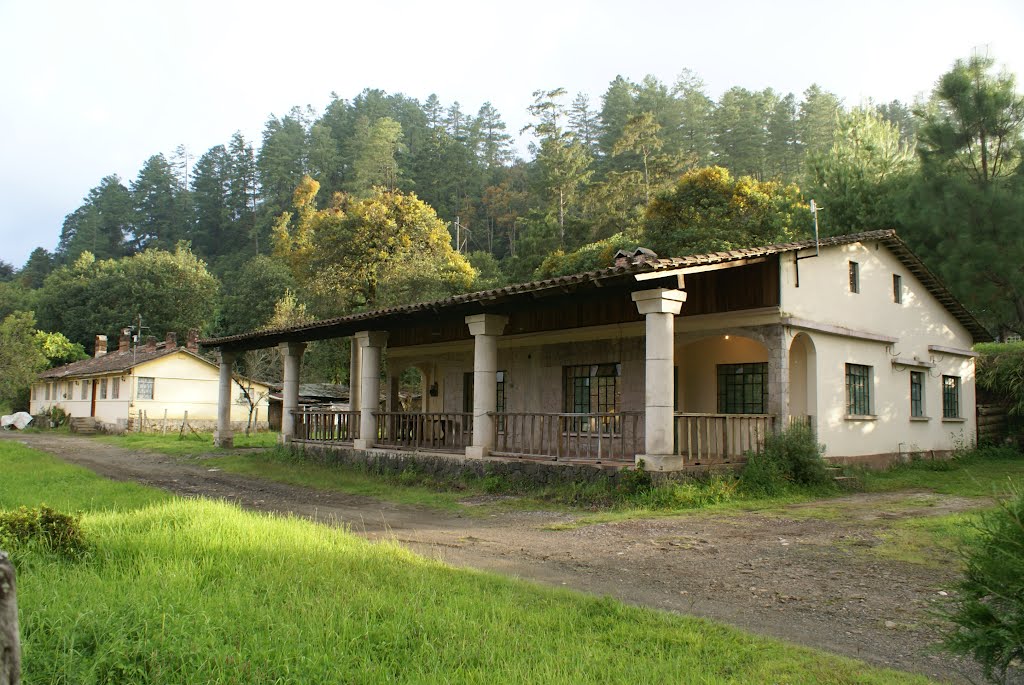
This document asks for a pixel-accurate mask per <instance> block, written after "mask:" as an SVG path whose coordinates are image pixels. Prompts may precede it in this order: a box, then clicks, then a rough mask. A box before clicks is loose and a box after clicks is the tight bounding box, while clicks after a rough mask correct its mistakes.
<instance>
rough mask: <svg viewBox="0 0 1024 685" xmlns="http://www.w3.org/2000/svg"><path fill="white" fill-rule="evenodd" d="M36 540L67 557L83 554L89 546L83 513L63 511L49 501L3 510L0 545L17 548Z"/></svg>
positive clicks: (0, 516) (0, 522)
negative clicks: (38, 504)
mask: <svg viewBox="0 0 1024 685" xmlns="http://www.w3.org/2000/svg"><path fill="white" fill-rule="evenodd" d="M32 544H40V545H42V546H43V547H45V548H46V549H48V550H50V551H53V552H56V553H58V554H61V555H63V556H66V557H72V558H77V557H80V556H81V555H82V554H83V553H84V552H85V550H86V543H85V536H84V535H83V534H82V527H81V523H80V517H79V516H72V515H69V514H63V513H61V512H59V511H57V510H55V509H51V508H50V507H48V506H46V505H45V504H44V505H42V506H40V507H34V508H31V509H29V508H28V507H20V508H18V509H15V510H13V511H0V545H3V546H10V547H11V548H17V547H19V546H23V545H32Z"/></svg>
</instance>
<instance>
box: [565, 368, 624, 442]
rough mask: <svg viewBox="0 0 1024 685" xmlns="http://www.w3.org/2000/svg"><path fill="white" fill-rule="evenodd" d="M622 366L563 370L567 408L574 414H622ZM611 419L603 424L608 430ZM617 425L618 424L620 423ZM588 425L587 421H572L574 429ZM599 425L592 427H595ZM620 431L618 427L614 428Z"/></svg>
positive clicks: (566, 409)
mask: <svg viewBox="0 0 1024 685" xmlns="http://www.w3.org/2000/svg"><path fill="white" fill-rule="evenodd" d="M621 374H622V365H621V364H587V365H581V366H564V367H562V378H563V389H564V390H563V393H562V397H563V407H564V410H565V412H566V413H571V414H614V413H616V412H618V411H619V401H620V400H619V376H620V375H621ZM609 423H610V419H609V418H608V417H606V418H605V419H603V420H602V424H603V425H604V426H605V427H607V426H608V424H609ZM616 425H617V423H616ZM586 426H587V420H586V419H583V418H579V419H574V420H573V421H572V428H573V430H580V429H582V428H585V427H586ZM594 427H595V426H591V428H594ZM613 430H616V428H613Z"/></svg>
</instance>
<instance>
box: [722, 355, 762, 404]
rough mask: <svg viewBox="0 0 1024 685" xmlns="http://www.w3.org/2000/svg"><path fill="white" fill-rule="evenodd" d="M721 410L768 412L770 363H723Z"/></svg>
mask: <svg viewBox="0 0 1024 685" xmlns="http://www.w3.org/2000/svg"><path fill="white" fill-rule="evenodd" d="M717 369H718V413H719V414H764V413H765V407H767V406H768V364H767V362H748V363H745V364H719V365H718V367H717Z"/></svg>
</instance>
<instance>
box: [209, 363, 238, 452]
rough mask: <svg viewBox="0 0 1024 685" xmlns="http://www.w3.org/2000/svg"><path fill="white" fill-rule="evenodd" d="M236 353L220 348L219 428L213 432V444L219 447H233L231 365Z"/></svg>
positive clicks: (218, 385)
mask: <svg viewBox="0 0 1024 685" xmlns="http://www.w3.org/2000/svg"><path fill="white" fill-rule="evenodd" d="M234 363H235V353H234V352H231V351H229V350H225V349H221V350H220V376H219V377H218V379H217V429H216V430H215V431H214V432H213V444H214V445H216V446H217V447H233V446H234V444H235V433H234V431H233V430H231V367H232V366H233V365H234Z"/></svg>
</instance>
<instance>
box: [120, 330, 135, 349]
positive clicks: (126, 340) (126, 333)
mask: <svg viewBox="0 0 1024 685" xmlns="http://www.w3.org/2000/svg"><path fill="white" fill-rule="evenodd" d="M131 346H132V329H130V328H122V329H121V337H120V339H118V341H117V351H118V352H127V351H128V349H129V348H130V347H131Z"/></svg>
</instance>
